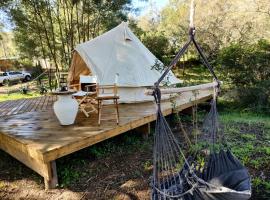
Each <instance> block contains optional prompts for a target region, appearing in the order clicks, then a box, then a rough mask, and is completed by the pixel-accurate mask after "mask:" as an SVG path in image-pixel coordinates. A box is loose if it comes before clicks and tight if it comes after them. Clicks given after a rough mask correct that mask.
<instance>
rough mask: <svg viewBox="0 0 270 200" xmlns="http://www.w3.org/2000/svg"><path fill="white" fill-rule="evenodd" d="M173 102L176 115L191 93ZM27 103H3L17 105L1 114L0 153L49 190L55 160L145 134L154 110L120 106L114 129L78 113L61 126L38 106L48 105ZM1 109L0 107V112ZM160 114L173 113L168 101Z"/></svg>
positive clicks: (203, 96) (203, 94)
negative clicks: (118, 138)
mask: <svg viewBox="0 0 270 200" xmlns="http://www.w3.org/2000/svg"><path fill="white" fill-rule="evenodd" d="M211 96H212V90H200V91H199V94H198V95H197V97H196V100H197V101H198V102H202V101H206V100H207V99H209V98H211ZM41 99H42V98H41ZM41 99H39V101H41ZM174 99H175V103H176V109H177V110H178V111H181V110H183V109H185V108H188V107H190V106H192V104H193V102H194V101H195V98H194V95H193V93H192V92H184V93H182V94H181V95H180V96H178V97H176V98H174ZM51 100H52V99H51ZM29 101H30V102H31V101H32V100H29ZM30 102H28V103H27V101H22V102H20V101H15V102H9V103H6V106H7V107H8V105H9V106H10V105H11V104H21V105H17V107H16V109H15V107H14V108H13V109H11V110H9V111H5V113H6V114H7V115H6V116H5V117H1V119H0V149H2V150H4V151H5V152H7V153H9V154H10V155H12V156H13V157H14V158H16V159H18V160H19V161H21V162H22V163H24V164H25V165H27V166H28V167H30V168H31V169H33V170H34V171H36V172H37V173H39V174H40V175H41V176H43V177H44V181H45V187H46V188H53V187H55V186H56V185H57V183H58V179H57V171H56V164H55V160H56V159H58V158H60V157H62V156H65V155H68V154H71V153H73V152H76V151H78V150H80V149H83V148H85V147H88V146H91V145H93V144H96V143H98V142H101V141H104V140H106V139H108V138H111V137H114V136H116V135H119V134H121V133H124V132H126V131H129V130H132V129H135V128H138V127H144V128H143V129H141V130H147V127H149V126H148V125H149V123H150V122H152V121H154V120H155V118H156V106H155V104H154V103H153V102H146V103H137V104H120V105H119V111H120V123H119V125H116V123H115V121H114V120H107V121H104V122H102V123H101V126H98V124H97V121H98V120H97V115H96V114H92V115H91V116H90V117H89V118H86V117H85V116H84V115H83V114H82V113H78V115H77V118H76V122H75V124H74V125H71V126H61V125H59V122H58V120H57V119H56V117H55V115H54V113H53V110H52V109H49V108H48V107H46V106H45V107H44V108H45V109H42V108H43V106H41V104H42V105H44V104H46V105H47V106H49V107H51V106H52V105H51V103H50V104H49V103H44V104H43V103H34V104H32V103H30ZM44 102H46V101H44ZM48 102H49V101H48ZM51 102H53V100H52V101H51ZM28 104H30V105H34V106H33V107H35V109H34V108H32V109H30V108H29V109H25V111H27V112H23V113H21V114H19V113H20V111H22V110H23V109H22V107H27V106H26V105H28ZM4 105H5V104H4ZM4 105H2V104H1V105H0V106H1V107H2V110H4V107H5V106H4ZM24 105H25V106H24ZM19 107H20V108H19ZM30 107H31V106H30ZM39 108H41V109H39ZM0 109H1V108H0ZM2 110H1V111H2ZM13 111H14V112H13ZM162 111H163V113H164V115H169V114H171V113H172V112H173V109H172V103H171V102H170V101H169V100H166V101H163V102H162ZM112 112H113V109H110V108H109V107H108V108H104V113H105V114H107V116H110V115H111V113H112ZM9 113H13V114H12V115H9ZM145 127H146V128H145Z"/></svg>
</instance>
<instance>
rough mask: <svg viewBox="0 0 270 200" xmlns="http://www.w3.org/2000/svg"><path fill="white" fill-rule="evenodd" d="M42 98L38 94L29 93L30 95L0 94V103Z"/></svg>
mask: <svg viewBox="0 0 270 200" xmlns="http://www.w3.org/2000/svg"><path fill="white" fill-rule="evenodd" d="M39 96H41V95H40V94H39V93H37V92H29V93H28V94H22V93H11V94H0V102H1V101H8V100H17V99H24V98H33V97H39Z"/></svg>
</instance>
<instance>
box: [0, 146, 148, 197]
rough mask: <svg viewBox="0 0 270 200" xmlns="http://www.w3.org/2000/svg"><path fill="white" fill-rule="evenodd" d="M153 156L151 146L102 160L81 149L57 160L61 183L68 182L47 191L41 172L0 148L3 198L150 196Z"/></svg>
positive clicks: (0, 194) (0, 190) (133, 149)
mask: <svg viewBox="0 0 270 200" xmlns="http://www.w3.org/2000/svg"><path fill="white" fill-rule="evenodd" d="M151 157H152V151H151V148H150V145H147V147H146V148H144V149H143V150H142V149H136V147H134V148H132V150H127V152H121V153H119V154H116V155H108V156H105V157H104V158H100V159H95V158H93V157H91V155H90V154H88V155H87V151H83V152H78V153H75V154H74V155H72V156H69V157H65V158H63V159H62V160H59V161H57V166H58V165H59V166H58V176H60V177H59V182H60V183H61V182H62V183H67V184H66V185H64V186H61V185H59V187H58V188H57V189H53V190H49V191H45V190H44V188H43V187H44V186H43V179H42V178H41V177H40V176H39V175H38V174H36V173H35V172H33V171H32V170H30V169H29V168H27V167H25V166H24V165H23V164H21V163H20V162H18V161H17V160H15V159H14V158H12V157H11V156H9V155H8V154H6V153H4V152H3V151H0V199H1V200H9V199H10V200H13V199H20V200H22V199H27V200H28V199H29V200H30V199H40V200H43V199H44V200H45V199H46V200H47V199H51V200H60V199H63V200H69V199H70V200H71V199H72V200H79V199H97V200H103V199H104V200H105V199H115V200H120V199H121V200H129V199H132V200H136V199H142V200H144V199H149V197H150V189H149V180H150V179H149V177H150V175H151V172H152V168H151V166H150V165H149V164H148V163H150V162H151ZM66 165H69V166H68V167H67V166H66ZM148 165H149V166H150V167H148ZM69 179H72V180H69ZM61 187H64V189H62V188H61Z"/></svg>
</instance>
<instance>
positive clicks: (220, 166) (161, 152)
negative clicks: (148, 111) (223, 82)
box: [151, 1, 251, 200]
mask: <svg viewBox="0 0 270 200" xmlns="http://www.w3.org/2000/svg"><path fill="white" fill-rule="evenodd" d="M193 3H194V2H193V1H192V3H191V18H190V22H191V23H190V31H189V40H188V42H187V43H186V44H185V45H184V46H183V48H182V49H181V50H180V51H179V52H178V53H177V55H176V56H175V58H174V59H173V61H172V62H171V63H170V65H169V66H168V68H167V69H166V70H165V71H164V73H163V74H162V76H161V77H160V79H159V80H158V81H157V82H156V83H155V86H154V89H153V94H152V95H153V96H154V98H155V101H156V104H157V120H156V126H155V136H154V149H153V166H154V167H153V178H152V183H151V186H152V200H167V199H172V200H176V199H181V200H246V199H249V198H250V197H251V180H250V175H249V173H248V171H247V169H246V168H245V167H244V166H243V165H242V164H241V163H240V162H239V160H238V159H237V158H236V157H235V156H234V155H233V154H232V152H231V151H230V149H229V148H228V146H227V144H226V140H225V136H224V134H222V131H220V125H219V119H218V112H217V107H216V96H217V94H218V90H219V87H220V84H219V81H218V78H217V76H216V75H215V73H214V71H213V68H212V67H211V66H210V64H209V62H208V61H207V59H206V57H205V55H204V54H203V52H202V50H201V47H200V46H199V45H198V43H197V42H196V41H195V38H194V36H195V28H194V26H193V14H194V4H193ZM192 43H193V44H194V46H195V48H196V49H197V51H198V53H199V55H200V56H201V58H202V61H203V64H204V65H205V66H206V67H207V68H208V70H209V71H210V73H211V74H212V76H213V78H214V80H215V81H216V83H217V84H216V86H215V87H214V95H213V100H212V102H211V109H210V112H209V113H208V115H207V116H206V118H205V120H204V123H203V128H202V134H203V135H204V136H206V138H208V139H207V141H208V143H207V144H208V149H209V150H210V153H209V155H208V156H207V158H206V163H205V164H204V165H203V166H201V165H200V164H198V162H197V161H196V156H189V157H186V156H185V155H184V153H183V151H182V149H181V147H180V143H179V141H178V140H177V139H176V137H175V136H174V134H173V133H172V131H171V129H170V127H169V125H168V123H167V121H166V119H165V117H164V116H163V114H162V111H161V104H160V101H161V93H162V92H161V90H160V89H159V84H160V82H161V81H162V80H163V79H164V77H165V76H166V75H167V74H168V72H169V71H170V70H171V69H172V67H173V66H175V64H176V63H177V61H178V60H179V58H180V57H181V56H182V55H183V53H184V52H185V51H186V50H187V48H188V47H189V45H190V44H192Z"/></svg>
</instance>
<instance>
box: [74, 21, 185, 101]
mask: <svg viewBox="0 0 270 200" xmlns="http://www.w3.org/2000/svg"><path fill="white" fill-rule="evenodd" d="M156 62H158V63H160V64H162V63H161V62H160V61H159V60H158V59H157V58H156V57H155V56H154V55H153V54H152V53H151V52H150V51H149V50H148V49H147V48H146V47H145V46H144V45H143V44H142V43H141V41H140V40H139V39H138V38H137V37H136V36H135V35H134V34H133V32H132V31H131V30H130V29H129V27H128V25H127V23H125V22H122V23H121V24H120V25H118V26H117V27H115V28H113V29H111V30H110V31H108V32H106V33H104V34H102V35H100V36H98V37H96V38H94V39H92V40H90V41H88V42H85V43H82V44H79V45H77V47H76V48H75V51H74V53H73V58H72V64H71V67H70V71H69V82H71V83H74V82H76V81H77V82H78V81H79V75H82V74H83V75H89V74H91V75H96V76H97V77H98V82H99V84H101V85H110V84H113V83H114V81H115V74H119V78H118V84H117V85H118V87H119V89H118V92H119V96H120V102H125V103H130V102H138V101H149V100H153V97H151V96H147V95H145V94H144V92H145V89H146V87H150V86H153V85H154V83H155V82H156V80H157V79H158V78H159V77H160V76H161V74H162V71H159V70H156V69H154V68H153V65H154V64H155V63H156ZM165 80H167V82H168V83H169V84H176V83H180V82H181V81H180V80H179V79H177V78H176V77H175V76H174V74H173V73H172V72H170V73H169V74H168V76H167V77H166V78H165Z"/></svg>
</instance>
